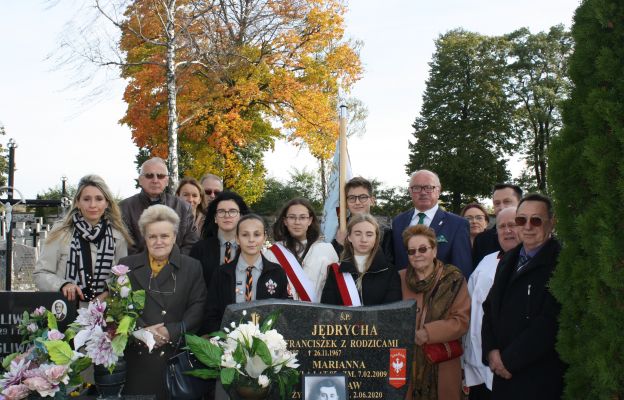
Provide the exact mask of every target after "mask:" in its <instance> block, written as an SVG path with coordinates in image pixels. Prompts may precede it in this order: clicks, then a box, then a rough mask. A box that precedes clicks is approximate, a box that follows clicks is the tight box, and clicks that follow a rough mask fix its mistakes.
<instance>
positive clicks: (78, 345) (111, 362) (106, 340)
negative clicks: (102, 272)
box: [70, 265, 145, 371]
mask: <svg viewBox="0 0 624 400" xmlns="http://www.w3.org/2000/svg"><path fill="white" fill-rule="evenodd" d="M111 270H112V272H113V274H114V276H113V277H112V278H111V279H110V281H109V283H108V292H109V294H108V297H107V298H106V301H105V302H100V301H99V300H95V301H94V302H91V303H90V304H89V306H88V307H87V308H83V309H80V310H78V318H76V321H74V322H73V323H72V324H71V325H70V328H71V329H72V330H73V331H74V333H75V337H74V348H75V349H76V350H78V349H82V348H84V350H85V352H86V354H87V356H88V357H89V358H91V360H92V361H93V363H94V364H95V365H102V366H104V367H106V368H108V369H109V370H111V371H112V370H113V369H114V368H115V364H116V363H117V360H118V359H119V357H122V356H123V352H124V349H125V348H126V345H127V343H128V340H129V339H130V338H131V337H133V336H132V335H131V334H132V332H133V331H134V328H135V325H136V320H137V318H138V317H139V313H140V312H141V310H143V306H144V304H145V291H144V290H132V286H131V284H130V279H129V278H128V275H127V274H128V272H129V271H130V268H128V267H127V266H125V265H115V266H114V267H113V268H112V269H111Z"/></svg>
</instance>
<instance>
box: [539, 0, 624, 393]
mask: <svg viewBox="0 0 624 400" xmlns="http://www.w3.org/2000/svg"><path fill="white" fill-rule="evenodd" d="M623 22H624V2H622V1H620V0H585V1H583V3H582V4H581V6H580V7H579V8H578V9H577V11H576V14H575V18H574V26H573V28H572V35H573V38H574V41H575V43H576V46H575V50H574V54H573V55H572V57H571V59H570V76H571V78H572V82H573V83H574V89H573V91H572V95H571V97H570V99H569V100H568V101H567V102H566V103H565V105H564V109H563V122H564V128H563V130H562V132H561V135H560V136H559V137H558V138H557V139H556V140H555V141H554V142H553V144H552V147H551V155H550V157H551V158H550V162H551V169H550V178H551V183H552V189H553V194H554V197H555V204H556V209H555V211H556V214H557V216H558V221H559V223H558V227H557V234H558V236H559V237H560V238H561V239H562V241H563V244H564V247H563V251H562V253H561V256H560V258H559V265H558V267H557V270H556V272H555V276H554V278H553V280H552V282H551V286H552V290H553V292H554V294H555V296H556V297H557V299H559V301H560V302H561V304H562V312H561V318H560V332H559V340H558V344H557V349H558V351H559V353H560V354H561V357H562V359H563V360H564V361H566V362H567V363H568V364H569V365H570V367H569V369H568V372H567V374H566V389H565V398H567V399H574V400H576V399H609V400H613V399H624V374H622V370H623V369H624V357H623V354H624V350H623V349H624V240H622V231H623V228H624V218H622V214H623V207H624V206H623V205H624V156H623V154H624V79H623V78H624V23H623Z"/></svg>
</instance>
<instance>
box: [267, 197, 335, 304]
mask: <svg viewBox="0 0 624 400" xmlns="http://www.w3.org/2000/svg"><path fill="white" fill-rule="evenodd" d="M319 237H320V227H319V223H318V219H317V217H316V213H315V212H314V209H313V208H312V204H310V201H308V200H307V199H304V198H296V199H292V200H290V201H289V202H288V203H286V205H285V206H284V207H283V208H282V210H281V212H280V213H279V215H278V217H277V220H276V221H275V224H274V225H273V238H274V239H275V240H276V243H275V244H274V245H273V246H271V248H270V249H269V251H267V252H266V257H267V259H269V260H270V261H273V262H277V263H279V264H280V265H281V266H282V268H284V270H285V272H286V275H287V276H288V280H289V285H288V289H289V297H291V298H293V299H295V300H303V301H309V302H313V303H318V302H319V301H320V299H321V293H322V291H323V286H325V280H326V279H327V266H328V265H331V264H333V263H335V262H338V255H337V254H336V251H335V250H334V248H333V247H332V245H331V244H330V243H325V242H322V241H319Z"/></svg>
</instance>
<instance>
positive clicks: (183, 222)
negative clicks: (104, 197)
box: [119, 157, 199, 255]
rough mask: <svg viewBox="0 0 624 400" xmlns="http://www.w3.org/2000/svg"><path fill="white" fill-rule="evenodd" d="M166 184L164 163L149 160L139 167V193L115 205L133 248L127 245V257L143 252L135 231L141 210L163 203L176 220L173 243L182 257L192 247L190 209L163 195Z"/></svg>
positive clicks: (194, 232) (194, 239) (193, 235)
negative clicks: (176, 229) (177, 222)
mask: <svg viewBox="0 0 624 400" xmlns="http://www.w3.org/2000/svg"><path fill="white" fill-rule="evenodd" d="M168 183H169V172H168V171H167V164H165V161H164V160H163V159H162V158H159V157H154V158H150V159H149V160H147V161H145V162H144V163H143V165H141V174H140V175H139V186H141V189H142V190H141V192H140V193H137V194H135V195H134V196H131V197H128V198H127V199H124V200H122V201H121V202H120V203H119V207H120V208H121V214H122V216H123V220H124V222H125V224H126V227H127V228H128V232H129V233H130V236H132V239H133V240H134V246H128V255H131V254H136V253H140V252H142V251H143V250H144V249H145V240H144V239H143V236H141V232H140V230H139V218H140V217H141V214H142V213H143V211H145V209H147V208H148V207H150V206H153V205H154V204H164V205H166V206H168V207H170V208H172V209H173V210H174V211H175V212H176V213H177V214H178V216H179V217H180V227H179V228H178V235H177V237H176V244H177V245H178V247H179V248H180V251H182V253H183V254H186V255H188V254H189V253H190V251H191V247H192V246H193V244H194V243H195V242H197V241H198V240H199V235H198V234H197V229H196V228H195V224H194V223H193V212H192V211H191V207H190V206H189V205H188V204H187V203H186V202H185V201H183V200H180V199H179V198H178V197H176V196H173V195H170V194H168V193H165V188H166V187H167V184H168Z"/></svg>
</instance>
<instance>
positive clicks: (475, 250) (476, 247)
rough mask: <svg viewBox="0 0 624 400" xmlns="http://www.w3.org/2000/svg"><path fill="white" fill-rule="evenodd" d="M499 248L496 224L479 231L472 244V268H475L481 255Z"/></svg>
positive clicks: (483, 255) (481, 258)
mask: <svg viewBox="0 0 624 400" xmlns="http://www.w3.org/2000/svg"><path fill="white" fill-rule="evenodd" d="M501 250H502V249H501V247H500V243H498V231H497V230H496V225H495V226H493V227H492V228H490V229H486V230H484V231H483V232H481V233H479V234H478V235H477V236H476V237H475V239H474V243H473V244H472V270H473V271H474V270H475V269H477V266H478V265H479V263H480V262H481V260H483V257H485V256H487V255H488V254H492V253H494V252H495V251H501Z"/></svg>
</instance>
